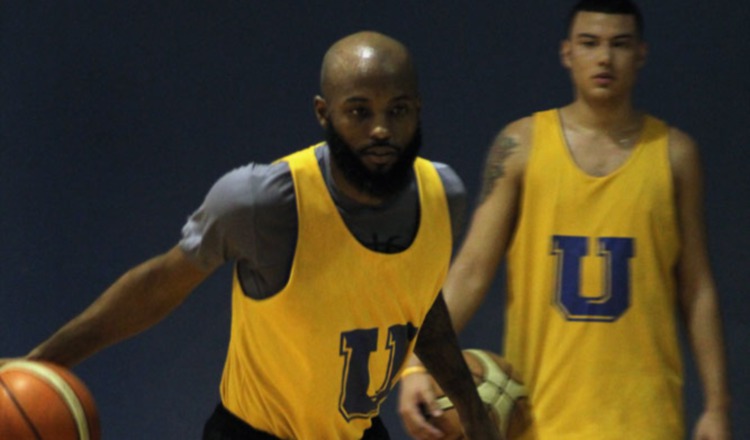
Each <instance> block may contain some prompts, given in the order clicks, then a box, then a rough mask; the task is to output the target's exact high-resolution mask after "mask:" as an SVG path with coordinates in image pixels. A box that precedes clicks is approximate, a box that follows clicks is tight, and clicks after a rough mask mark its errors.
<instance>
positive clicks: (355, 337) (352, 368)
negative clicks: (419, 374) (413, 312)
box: [339, 323, 417, 421]
mask: <svg viewBox="0 0 750 440" xmlns="http://www.w3.org/2000/svg"><path fill="white" fill-rule="evenodd" d="M416 335H417V328H416V327H415V326H413V325H412V324H411V323H407V324H400V325H393V326H391V327H390V328H388V335H387V337H386V342H385V349H386V350H387V352H388V365H387V366H386V371H385V375H384V377H383V378H382V380H383V381H382V382H381V383H380V385H379V386H378V387H377V389H376V391H375V393H374V394H373V395H369V394H368V392H367V390H368V388H370V380H371V379H372V378H371V377H370V368H369V365H370V355H371V354H372V353H373V352H375V351H376V350H377V349H378V329H377V328H372V329H357V330H352V331H348V332H344V333H342V334H341V347H340V350H341V351H340V354H341V356H343V357H344V369H343V374H342V378H341V396H340V397H339V412H340V413H341V415H343V416H344V418H345V419H346V420H347V421H349V420H351V419H354V418H367V417H372V416H374V415H376V414H377V413H378V409H379V408H380V404H381V403H382V402H383V400H385V398H386V396H387V395H388V392H389V391H390V389H391V386H392V385H393V383H394V376H395V374H396V371H398V368H399V367H400V366H401V364H403V362H404V360H406V353H407V350H408V348H409V344H410V343H411V341H412V340H413V339H414V337H415V336H416Z"/></svg>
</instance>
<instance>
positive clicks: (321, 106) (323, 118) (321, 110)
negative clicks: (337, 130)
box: [313, 95, 328, 128]
mask: <svg viewBox="0 0 750 440" xmlns="http://www.w3.org/2000/svg"><path fill="white" fill-rule="evenodd" d="M313 107H314V109H315V118H316V119H317V120H318V123H319V124H320V126H321V127H323V128H327V126H328V103H327V102H326V100H325V99H324V98H323V97H322V96H320V95H315V99H313Z"/></svg>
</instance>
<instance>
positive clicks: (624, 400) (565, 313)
mask: <svg viewBox="0 0 750 440" xmlns="http://www.w3.org/2000/svg"><path fill="white" fill-rule="evenodd" d="M667 134H668V127H667V126H666V124H665V123H664V122H662V121H660V120H657V119H655V118H653V117H650V116H647V117H646V121H645V126H644V129H643V133H642V135H641V139H640V141H639V143H638V144H637V145H636V146H635V148H634V150H633V152H632V154H631V156H630V157H629V158H628V160H627V161H626V162H625V163H624V164H623V165H622V166H621V167H619V168H618V169H617V170H615V171H614V172H612V173H611V174H609V175H607V176H604V177H594V176H591V175H588V174H586V173H585V172H583V171H582V170H581V169H580V168H579V167H578V166H577V165H576V164H575V162H574V160H573V158H572V156H571V153H570V151H569V149H568V147H567V144H566V141H565V140H564V135H563V132H562V128H561V124H560V119H559V115H558V112H557V111H556V110H549V111H545V112H540V113H537V114H535V115H534V131H533V136H534V137H533V145H532V151H531V155H530V158H529V163H528V165H527V169H526V173H525V176H524V184H523V196H522V200H521V210H520V212H521V214H520V218H519V222H518V230H517V232H516V234H515V236H514V237H513V240H512V242H511V246H510V249H509V253H508V266H507V268H508V290H509V292H508V298H507V301H508V303H507V310H506V313H507V316H506V332H505V351H506V356H507V358H508V359H509V360H510V361H511V362H512V363H513V365H514V366H515V367H517V368H518V369H519V370H520V372H521V374H522V376H523V379H524V381H525V382H526V384H527V386H528V388H529V392H530V396H531V403H532V405H533V413H534V419H535V430H534V432H531V433H530V434H529V436H528V437H526V438H531V439H537V440H540V439H541V440H548V439H550V440H551V439H554V440H587V439H591V440H614V439H628V440H631V439H638V440H678V439H682V438H683V436H684V432H683V420H682V417H683V416H682V396H681V389H682V380H683V378H682V375H683V373H682V364H681V356H680V351H679V344H678V337H677V322H676V315H677V313H676V292H675V279H674V273H673V272H674V270H675V265H676V262H677V258H678V254H679V240H678V232H677V220H676V213H675V210H676V208H675V204H674V189H673V182H672V174H671V168H670V163H669V155H668V154H669V152H668V142H667Z"/></svg>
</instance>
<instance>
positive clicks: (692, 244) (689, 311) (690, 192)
mask: <svg viewBox="0 0 750 440" xmlns="http://www.w3.org/2000/svg"><path fill="white" fill-rule="evenodd" d="M670 160H671V162H672V169H673V171H674V180H675V190H676V197H677V212H678V222H679V225H680V239H681V242H682V251H681V253H680V260H679V263H678V267H677V281H678V289H679V301H680V304H681V306H682V311H683V314H684V318H685V325H686V328H687V332H688V338H689V340H690V344H691V346H692V349H693V353H694V357H695V361H696V365H697V368H698V372H699V375H700V378H701V382H702V384H703V392H704V399H705V407H704V413H703V415H702V416H701V419H700V420H699V422H698V425H697V427H696V434H695V435H696V437H695V438H697V439H711V440H718V439H722V440H725V439H729V438H730V437H729V417H728V413H729V390H728V385H727V373H726V359H725V352H724V337H723V329H722V322H721V313H720V310H719V300H718V294H717V289H716V285H715V283H714V279H713V275H712V273H711V267H710V262H709V258H708V250H707V244H706V241H707V240H706V228H705V221H704V218H703V176H702V172H701V169H700V160H699V157H698V152H697V148H696V146H695V144H694V143H693V141H692V140H691V139H690V138H689V137H687V136H686V135H684V134H683V133H680V132H679V131H677V130H672V133H670Z"/></svg>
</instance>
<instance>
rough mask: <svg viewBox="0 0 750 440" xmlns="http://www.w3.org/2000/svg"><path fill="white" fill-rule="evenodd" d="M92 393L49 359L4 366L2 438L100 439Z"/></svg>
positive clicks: (0, 371) (1, 380) (1, 378)
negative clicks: (48, 361) (49, 361)
mask: <svg viewBox="0 0 750 440" xmlns="http://www.w3.org/2000/svg"><path fill="white" fill-rule="evenodd" d="M100 436H101V433H100V427H99V413H98V411H97V409H96V404H95V402H94V399H93V397H92V396H91V393H90V392H89V390H88V389H87V388H86V386H85V385H84V383H83V382H82V381H81V380H80V379H79V378H78V377H76V375H75V374H73V373H72V372H71V371H70V370H68V369H66V368H63V367H61V366H57V365H53V364H50V363H46V362H35V361H24V360H17V361H11V362H9V363H7V364H5V365H4V366H2V367H0V439H13V440H27V439H28V440H99V439H100Z"/></svg>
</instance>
